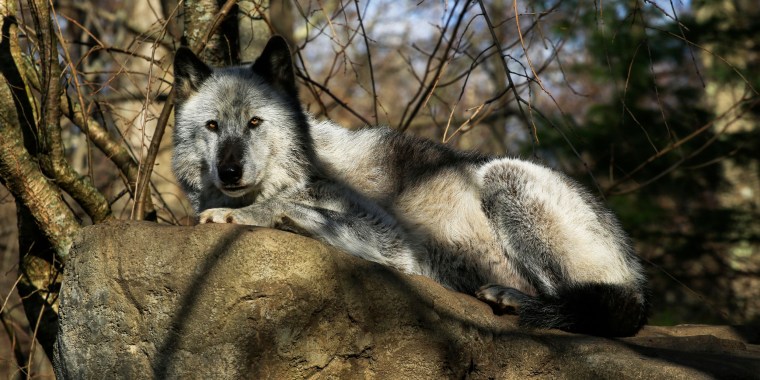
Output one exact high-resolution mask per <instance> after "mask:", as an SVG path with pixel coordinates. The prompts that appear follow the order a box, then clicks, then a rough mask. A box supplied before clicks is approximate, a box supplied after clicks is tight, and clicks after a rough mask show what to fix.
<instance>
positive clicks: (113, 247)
mask: <svg viewBox="0 0 760 380" xmlns="http://www.w3.org/2000/svg"><path fill="white" fill-rule="evenodd" d="M61 297H62V298H61V308H60V329H59V335H58V347H57V357H56V367H57V372H58V375H59V378H67V379H90V378H107V379H112V378H129V379H137V378H149V377H153V378H156V379H164V378H181V379H192V378H197V379H207V378H255V379H258V378H278V379H292V378H305V377H311V376H317V377H320V378H321V377H328V378H365V377H374V378H382V379H422V378H434V379H439V378H454V377H455V378H462V377H469V378H527V377H533V378H557V377H560V378H592V377H593V378H600V377H601V378H647V379H648V378H663V377H667V378H684V379H699V378H712V377H726V378H752V377H757V376H760V348H758V346H756V345H753V344H750V342H751V341H752V339H756V337H755V338H748V336H747V334H746V333H744V332H742V331H738V330H735V329H731V328H728V327H706V326H702V327H699V326H696V327H694V326H693V327H688V326H686V327H675V328H663V327H660V328H654V327H647V328H645V329H644V330H643V332H642V333H641V334H640V336H638V337H633V338H626V339H603V338H596V337H589V336H583V335H574V334H568V333H563V332H560V331H526V330H523V329H520V328H517V327H516V324H515V318H514V317H511V316H502V317H499V316H495V315H494V314H493V313H492V312H491V309H490V308H489V307H488V306H486V305H485V304H483V303H481V302H479V301H477V300H476V299H474V298H472V297H470V296H467V295H464V294H460V293H456V292H452V291H449V290H447V289H444V288H443V287H441V286H439V285H438V284H436V283H434V282H433V281H431V280H429V279H427V278H424V277H419V276H407V275H404V274H401V273H399V272H397V271H394V270H392V269H387V268H385V267H382V266H380V265H377V264H374V263H370V262H366V261H363V260H361V259H357V258H354V257H351V256H349V255H347V254H344V253H342V252H338V251H336V250H334V249H331V248H329V247H327V246H325V245H323V244H320V243H318V242H316V241H314V240H311V239H308V238H305V237H301V236H298V235H294V234H290V233H286V232H281V231H275V230H269V229H260V228H255V227H246V226H234V225H202V226H197V227H170V226H160V225H156V224H151V223H118V224H109V225H97V226H93V227H88V228H85V229H84V231H83V233H82V234H81V236H79V237H78V239H77V240H76V242H75V246H74V250H73V252H72V254H71V260H70V261H69V262H68V263H67V267H66V277H65V279H64V283H63V289H62V292H61Z"/></svg>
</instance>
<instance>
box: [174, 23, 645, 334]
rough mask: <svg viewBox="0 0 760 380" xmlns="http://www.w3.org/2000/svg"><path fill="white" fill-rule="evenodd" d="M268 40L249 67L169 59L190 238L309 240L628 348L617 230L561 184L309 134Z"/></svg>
mask: <svg viewBox="0 0 760 380" xmlns="http://www.w3.org/2000/svg"><path fill="white" fill-rule="evenodd" d="M294 70H295V69H294V66H293V63H292V60H291V53H290V49H289V47H288V45H287V43H286V42H285V40H284V39H283V38H282V37H278V36H274V37H272V38H271V39H270V40H269V42H268V43H267V45H266V47H265V48H264V49H263V51H262V53H261V55H260V56H259V57H258V58H257V59H256V60H255V61H254V63H253V64H252V65H249V66H243V67H226V68H212V67H209V66H207V65H206V64H205V63H203V62H202V61H201V60H200V59H199V58H198V57H197V56H195V55H194V54H193V53H192V51H191V50H189V49H187V48H180V49H179V50H178V51H177V52H176V55H175V60H174V75H175V79H174V80H175V82H174V89H175V97H176V105H177V109H176V114H175V121H176V122H175V128H174V136H173V138H174V139H173V140H174V141H173V145H174V152H173V159H172V166H173V171H174V174H175V176H176V178H177V180H178V182H179V184H180V185H181V186H182V188H183V190H184V191H185V192H186V194H187V196H188V198H189V200H190V202H191V203H192V206H193V208H194V210H195V212H196V213H197V214H198V219H199V221H200V222H201V223H237V224H246V225H255V226H263V227H272V228H278V229H282V230H286V231H291V232H295V233H298V234H302V235H305V236H310V237H313V238H315V239H318V240H321V241H323V242H325V243H327V244H329V245H332V246H334V247H337V248H339V249H341V250H343V251H345V252H348V253H350V254H352V255H355V256H358V257H361V258H364V259H366V260H370V261H374V262H377V263H380V264H383V265H386V266H390V267H393V268H397V269H398V270H401V271H403V272H405V273H410V274H419V275H424V276H428V277H430V278H432V279H434V280H435V281H437V282H439V283H440V284H442V285H444V286H445V287H448V288H450V289H453V290H456V291H459V292H464V293H467V294H470V295H474V296H476V297H477V298H479V299H481V300H483V301H485V302H487V303H488V304H490V305H491V306H492V307H493V308H494V311H495V312H497V313H516V314H518V315H519V322H520V324H521V325H523V326H527V327H531V328H558V329H562V330H566V331H570V332H577V333H586V334H594V335H601V336H629V335H633V334H635V333H636V332H637V331H638V330H639V329H640V327H641V326H642V325H643V324H644V323H645V322H646V317H647V309H648V301H647V296H646V278H645V275H644V270H643V268H642V265H641V263H640V261H639V259H638V258H637V256H636V254H635V253H634V251H633V249H632V247H631V243H630V241H629V239H628V237H627V236H626V234H625V233H624V232H623V230H622V229H621V227H620V225H619V222H618V221H617V219H616V218H615V216H614V215H613V214H612V213H611V212H610V211H608V210H607V209H605V208H604V207H603V206H602V205H601V204H600V202H599V201H597V200H596V199H595V198H594V197H593V196H591V195H590V194H589V193H588V192H586V191H585V190H583V189H582V188H581V187H580V186H579V185H578V184H577V183H576V182H574V181H573V180H571V179H570V178H568V177H567V176H565V175H563V174H561V173H559V172H557V171H554V170H552V169H550V168H548V167H545V166H542V165H539V164H537V163H533V162H530V161H525V160H520V159H516V158H509V157H490V156H486V155H482V154H478V153H474V152H462V151H457V150H454V149H452V148H450V147H448V146H446V145H443V144H439V143H436V142H433V141H429V140H425V139H421V138H418V137H414V136H410V135H408V134H404V133H400V132H397V131H394V130H392V129H389V128H383V127H372V128H363V129H358V130H348V129H346V128H343V127H341V126H339V125H337V124H335V123H334V122H332V121H328V120H322V121H320V120H316V119H315V118H314V117H312V116H310V115H308V114H307V113H305V112H304V110H303V107H302V106H301V103H300V102H299V99H298V91H297V86H296V80H295V72H294Z"/></svg>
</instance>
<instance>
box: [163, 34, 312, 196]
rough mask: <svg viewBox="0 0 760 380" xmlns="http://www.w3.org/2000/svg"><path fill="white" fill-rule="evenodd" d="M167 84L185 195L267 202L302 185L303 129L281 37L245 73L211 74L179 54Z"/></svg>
mask: <svg viewBox="0 0 760 380" xmlns="http://www.w3.org/2000/svg"><path fill="white" fill-rule="evenodd" d="M174 78H175V80H174V88H175V97H176V99H177V110H176V125H175V129H174V157H173V167H174V172H175V175H176V176H177V179H178V180H179V181H180V183H181V184H182V185H183V186H184V187H185V191H187V192H188V193H192V192H193V191H195V192H200V191H203V190H204V189H206V188H207V187H208V186H211V185H213V186H215V187H216V188H218V189H219V190H220V191H221V192H222V193H223V194H224V195H226V196H228V197H233V198H236V197H242V196H245V195H247V194H251V193H257V194H261V195H264V196H268V194H267V193H269V194H271V193H273V192H276V191H278V190H280V189H282V188H284V187H287V186H288V185H289V184H290V183H292V182H293V181H295V180H299V179H301V178H303V176H304V175H305V174H304V173H305V170H306V169H305V168H306V167H307V166H308V165H309V154H308V153H307V151H308V149H307V145H308V144H309V141H308V140H309V137H308V126H307V122H306V116H305V115H304V113H303V111H302V109H301V106H300V103H299V101H298V94H297V89H296V83H295V77H294V73H293V63H292V61H291V58H290V50H289V49H288V45H287V43H286V42H285V40H284V39H283V38H282V37H278V36H275V37H272V38H271V39H270V40H269V42H268V43H267V45H266V47H265V48H264V51H263V52H262V53H261V55H260V56H259V58H257V59H256V61H255V62H254V63H253V65H251V66H246V67H231V68H217V69H212V68H211V67H209V66H207V65H206V64H204V63H203V62H202V61H201V60H200V59H199V58H198V57H196V56H195V54H193V52H192V51H191V50H190V49H187V48H180V49H179V50H178V51H177V54H176V55H175V58H174ZM194 203H196V202H194ZM194 206H195V207H196V209H197V208H198V205H197V204H194Z"/></svg>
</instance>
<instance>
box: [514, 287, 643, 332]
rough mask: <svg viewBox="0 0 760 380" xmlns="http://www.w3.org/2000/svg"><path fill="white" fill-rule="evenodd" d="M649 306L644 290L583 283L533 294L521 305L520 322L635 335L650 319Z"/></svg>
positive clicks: (565, 329) (547, 326) (545, 326)
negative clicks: (548, 294) (543, 294)
mask: <svg viewBox="0 0 760 380" xmlns="http://www.w3.org/2000/svg"><path fill="white" fill-rule="evenodd" d="M648 311H649V305H648V303H647V301H646V295H645V292H644V291H643V290H642V289H636V288H633V287H628V286H622V285H611V284H582V285H575V286H570V287H567V288H565V289H562V290H560V291H559V292H558V294H556V295H553V296H538V297H531V299H530V300H527V301H525V302H523V303H522V304H521V305H520V311H519V315H520V323H521V325H524V326H528V327H541V328H558V329H561V330H564V331H568V332H573V333H581V334H589V335H597V336H606V337H624V336H632V335H635V334H636V333H637V332H638V331H639V330H640V329H641V327H642V326H644V324H645V323H646V321H647V314H648Z"/></svg>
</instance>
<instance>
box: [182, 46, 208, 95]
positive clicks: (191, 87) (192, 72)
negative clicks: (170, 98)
mask: <svg viewBox="0 0 760 380" xmlns="http://www.w3.org/2000/svg"><path fill="white" fill-rule="evenodd" d="M209 76H211V68H210V67H208V66H207V65H206V64H205V63H203V62H202V61H201V60H200V59H199V58H198V57H197V56H196V55H195V53H193V51H192V50H190V49H189V48H186V47H184V46H183V47H180V48H179V49H177V53H176V54H175V55H174V91H175V96H176V97H177V99H179V100H184V99H187V97H188V96H190V94H192V93H193V92H196V91H198V89H199V88H200V87H201V84H202V83H203V81H205V80H206V78H208V77H209Z"/></svg>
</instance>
